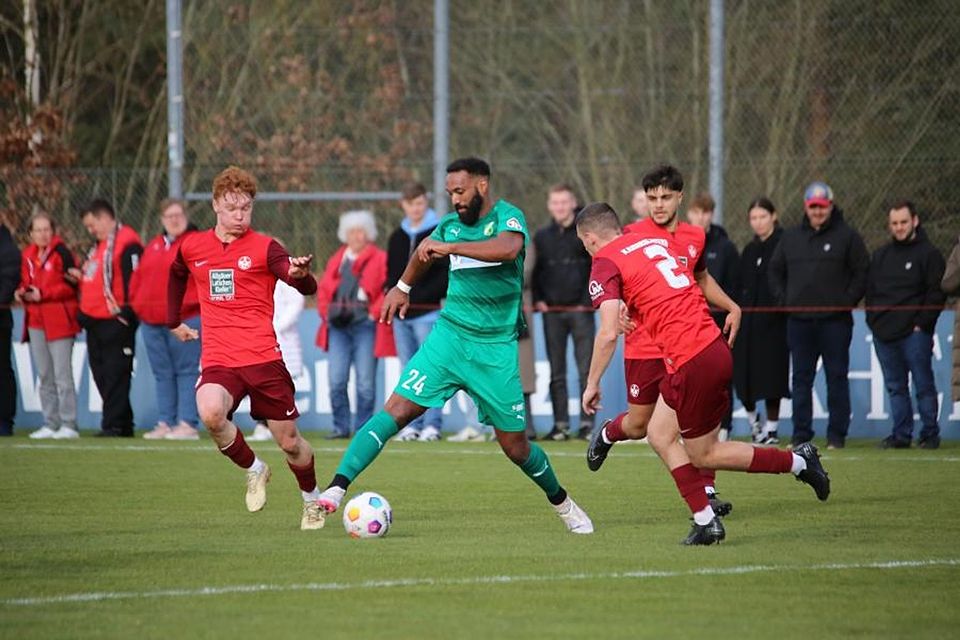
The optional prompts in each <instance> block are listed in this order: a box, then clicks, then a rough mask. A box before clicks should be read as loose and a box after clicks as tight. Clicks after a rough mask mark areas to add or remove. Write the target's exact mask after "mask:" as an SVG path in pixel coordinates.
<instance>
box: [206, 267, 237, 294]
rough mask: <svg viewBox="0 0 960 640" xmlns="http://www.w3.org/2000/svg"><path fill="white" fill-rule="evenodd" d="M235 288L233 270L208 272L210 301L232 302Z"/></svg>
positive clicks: (212, 270)
mask: <svg viewBox="0 0 960 640" xmlns="http://www.w3.org/2000/svg"><path fill="white" fill-rule="evenodd" d="M235 294H236V287H235V286H234V281H233V269H211V270H210V300H212V301H214V302H223V301H225V300H233V296H234V295H235Z"/></svg>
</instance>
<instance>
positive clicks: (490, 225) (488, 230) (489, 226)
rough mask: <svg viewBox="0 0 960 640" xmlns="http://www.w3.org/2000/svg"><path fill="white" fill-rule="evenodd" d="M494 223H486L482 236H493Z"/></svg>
mask: <svg viewBox="0 0 960 640" xmlns="http://www.w3.org/2000/svg"><path fill="white" fill-rule="evenodd" d="M493 228H494V222H493V220H491V221H490V222H488V223H487V226H485V227H484V228H483V235H485V236H492V235H493Z"/></svg>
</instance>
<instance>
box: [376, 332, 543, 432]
mask: <svg viewBox="0 0 960 640" xmlns="http://www.w3.org/2000/svg"><path fill="white" fill-rule="evenodd" d="M461 389H462V390H464V391H466V392H467V393H468V394H469V395H470V397H471V398H472V399H473V401H474V402H475V403H476V405H477V410H478V415H479V418H480V422H481V423H483V424H489V425H493V426H494V427H496V428H497V429H500V430H501V431H523V430H524V428H525V427H526V415H525V412H524V404H523V387H522V386H521V384H520V364H519V360H518V354H517V341H516V340H512V341H510V342H474V341H472V340H470V339H469V338H467V337H466V336H464V335H462V334H458V333H456V332H455V330H453V329H451V328H449V327H447V326H445V324H444V323H443V322H442V321H441V322H437V324H435V325H434V327H433V330H432V331H431V332H430V335H428V336H427V339H426V340H425V341H424V343H423V344H422V345H420V349H419V350H417V352H416V353H415V354H414V355H413V357H412V358H410V361H409V362H408V363H407V367H406V368H405V369H404V370H403V373H402V374H401V375H400V382H399V383H397V386H396V388H395V389H394V390H393V391H394V393H396V394H398V395H400V396H403V397H404V398H406V399H407V400H409V401H411V402H413V403H415V404H418V405H420V406H421V407H442V406H443V405H444V404H446V402H447V400H449V399H450V398H451V396H453V394H455V393H456V392H457V391H459V390H461Z"/></svg>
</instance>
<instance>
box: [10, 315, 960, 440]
mask: <svg viewBox="0 0 960 640" xmlns="http://www.w3.org/2000/svg"><path fill="white" fill-rule="evenodd" d="M318 321H319V319H318V316H317V314H316V311H315V310H312V309H309V310H306V311H304V313H303V315H302V316H301V318H300V339H301V341H302V343H303V362H304V368H303V371H302V372H301V374H300V375H299V376H298V377H297V378H296V379H295V383H296V387H297V407H298V408H299V410H300V413H301V418H300V420H299V425H300V427H301V428H303V429H305V430H315V429H324V430H327V429H330V428H331V424H332V420H331V415H330V399H329V395H328V385H327V359H326V353H324V352H322V351H320V350H319V349H318V348H317V347H316V346H314V336H315V334H316V330H317V325H318ZM22 322H23V314H22V312H21V311H20V310H15V311H14V325H15V326H14V331H13V335H14V336H19V335H21V333H20V332H21V330H22V329H21V326H22V325H21V323H22ZM952 331H953V312H944V313H943V314H941V315H940V319H939V322H938V323H937V334H936V337H935V340H934V354H933V365H934V374H935V377H936V382H937V389H938V391H939V394H940V427H941V429H943V434H942V435H943V437H945V438H957V437H960V430H958V429H957V427H958V426H960V403H956V404H954V403H952V402H950V372H951V360H950V358H951V344H952V340H953V335H952ZM533 335H534V340H535V347H536V349H535V351H536V371H537V391H536V393H534V394H533V397H532V407H533V415H534V422H535V424H536V426H537V429H538V430H539V431H546V430H549V429H550V427H551V426H552V424H553V420H552V411H551V407H550V396H549V392H548V388H549V382H550V365H549V363H548V362H547V358H546V353H545V348H544V341H543V328H542V325H541V322H540V316H539V315H537V316H535V320H534V327H533ZM621 348H622V345H621V347H620V348H618V350H617V354H616V356H615V357H614V360H613V364H612V365H611V366H610V369H609V370H608V371H607V374H606V375H605V376H604V379H603V388H602V391H603V410H602V411H601V415H600V419H604V418H608V417H613V416H614V415H616V413H618V412H619V411H622V410H623V409H624V408H625V407H626V397H627V396H626V389H625V388H624V383H623V360H622V351H621ZM13 359H14V363H13V364H14V372H15V374H16V377H17V386H18V389H19V394H18V399H17V417H16V425H17V427H19V428H37V427H40V426H41V425H42V424H43V416H42V414H41V412H40V397H39V393H38V386H37V380H36V374H35V369H34V366H33V363H32V361H31V358H30V350H29V348H28V345H26V344H22V343H20V342H16V343H15V344H14V345H13ZM567 371H568V376H569V389H570V415H571V417H572V421H573V423H574V425H573V426H574V427H575V426H576V423H577V420H578V419H577V417H576V416H578V415H579V392H578V389H579V385H578V382H577V369H576V364H575V362H574V359H573V350H572V347H571V348H570V352H569V354H568V364H567ZM399 376H400V364H399V362H398V361H397V359H396V358H387V359H384V360H381V362H380V366H379V367H378V372H377V405H378V406H379V405H381V404H382V403H383V399H384V397H385V396H386V394H389V392H390V390H392V389H393V387H394V385H395V384H396V382H397V380H398V379H399ZM73 377H74V382H75V384H76V386H77V390H78V398H77V404H78V414H79V415H78V421H79V424H80V427H81V429H95V428H98V427H99V424H100V411H101V406H102V403H101V400H100V395H99V393H98V392H97V388H96V385H94V384H93V379H92V377H91V375H90V369H89V366H88V363H87V345H86V342H84V339H83V337H82V335H81V337H80V338H79V339H78V340H77V342H76V344H75V346H74V351H73ZM353 393H354V392H353V384H352V383H351V389H350V394H351V406H355V405H354V401H353V398H354V396H353ZM850 395H851V407H852V412H853V416H852V423H851V427H850V435H851V436H853V437H871V438H878V439H879V438H882V437H885V436H886V435H888V434H889V433H890V413H889V402H888V400H887V397H886V392H885V390H884V386H883V375H882V373H881V371H880V364H879V362H878V361H877V357H876V354H875V353H874V350H873V336H872V335H871V334H870V331H869V330H868V329H867V326H866V323H865V321H864V314H863V312H860V311H857V312H855V313H854V331H853V343H852V344H851V346H850ZM154 399H155V393H154V389H153V376H152V373H151V370H150V363H149V361H148V359H147V357H146V349H145V348H144V346H143V342H142V340H141V338H140V334H139V332H138V334H137V347H136V359H135V367H134V378H133V385H132V391H131V401H132V403H133V410H134V415H135V420H136V425H137V428H139V429H149V428H152V427H153V425H154V424H155V423H156V419H157V411H156V404H155V401H154ZM471 407H472V403H470V402H469V400H468V399H467V398H466V396H465V395H464V394H462V393H460V394H457V395H456V396H454V397H453V398H452V399H451V400H450V402H448V403H447V406H446V407H445V408H444V425H443V427H444V430H445V431H455V430H457V429H459V428H461V427H463V426H465V425H466V424H467V423H468V422H472V421H473V420H475V413H472V411H471ZM813 408H814V425H815V428H816V431H817V434H818V435H820V436H822V435H823V434H824V431H825V429H826V426H825V425H826V418H827V412H826V385H825V382H824V378H823V374H822V373H818V374H817V381H816V384H815V389H814V400H813ZM735 409H736V412H735V413H734V433H735V434H744V433H747V431H748V430H749V429H748V427H747V424H746V417H745V414H744V412H743V409H742V407H741V406H740V404H739V402H736V403H735ZM249 411H250V409H249V404H248V403H247V402H246V401H245V402H244V404H242V405H241V407H240V409H239V411H238V412H237V416H236V421H237V423H238V424H239V425H241V426H250V425H251V424H252V421H251V420H250V417H249ZM780 415H781V429H780V431H781V434H787V435H789V434H790V432H791V430H792V425H791V420H790V417H791V415H792V411H791V405H790V401H789V400H784V401H783V406H782V408H781V413H780Z"/></svg>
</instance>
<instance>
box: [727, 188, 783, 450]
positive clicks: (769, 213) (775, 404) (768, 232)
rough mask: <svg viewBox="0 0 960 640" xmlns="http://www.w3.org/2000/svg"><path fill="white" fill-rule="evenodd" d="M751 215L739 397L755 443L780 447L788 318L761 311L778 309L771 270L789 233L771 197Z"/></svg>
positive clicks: (740, 295) (738, 347)
mask: <svg viewBox="0 0 960 640" xmlns="http://www.w3.org/2000/svg"><path fill="white" fill-rule="evenodd" d="M748 212H749V213H748V215H749V217H750V227H751V228H752V229H753V231H754V233H755V234H756V235H754V236H753V240H751V241H750V244H748V245H747V246H745V247H744V248H743V253H742V254H741V255H740V289H739V290H738V291H737V292H736V297H735V299H736V301H737V303H738V304H739V305H740V306H741V307H743V308H744V310H745V311H744V314H743V320H741V322H740V333H738V334H737V341H736V342H735V343H734V344H733V382H734V386H735V387H736V389H737V397H738V398H740V402H742V403H743V408H744V409H745V410H746V411H747V421H748V422H749V423H750V430H751V433H752V435H753V441H754V442H755V443H757V444H778V443H779V442H780V440H779V438H778V436H777V426H778V421H779V419H780V399H781V398H787V397H789V396H790V387H789V381H788V376H789V371H790V351H789V350H788V349H787V316H786V314H783V313H779V312H776V311H769V312H764V311H757V310H756V308H757V307H774V306H776V301H775V299H774V296H773V293H771V291H770V285H769V283H768V281H767V270H768V269H769V267H770V258H771V257H772V256H773V251H774V249H776V247H777V245H778V244H779V243H780V238H781V237H782V236H783V229H782V228H781V227H780V224H779V222H778V221H777V210H776V208H775V207H774V205H773V203H772V202H771V201H770V200H768V199H767V198H762V197H761V198H757V199H755V200H754V201H753V202H751V203H750V207H749V208H748ZM751 308H753V309H751ZM759 400H765V401H766V410H767V411H766V419H765V420H763V421H761V420H760V414H759V411H757V402H758V401H759Z"/></svg>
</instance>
